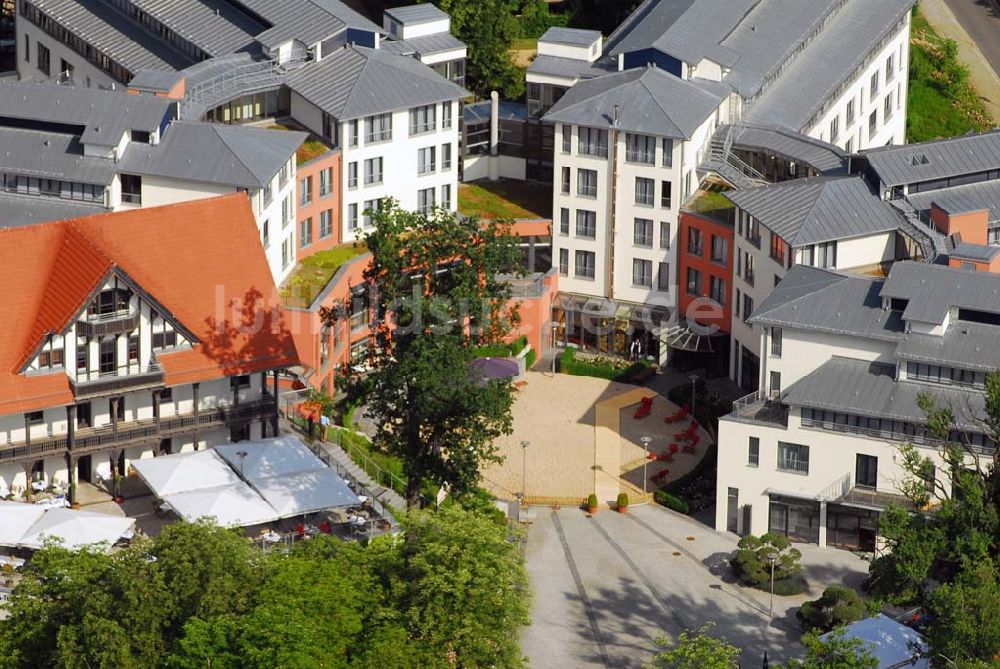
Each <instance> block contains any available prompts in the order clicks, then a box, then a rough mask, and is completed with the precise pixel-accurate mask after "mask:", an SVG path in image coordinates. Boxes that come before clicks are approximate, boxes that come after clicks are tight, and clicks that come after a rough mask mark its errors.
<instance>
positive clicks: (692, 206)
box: [686, 181, 736, 223]
mask: <svg viewBox="0 0 1000 669" xmlns="http://www.w3.org/2000/svg"><path fill="white" fill-rule="evenodd" d="M726 190H728V188H727V187H726V186H724V185H723V184H721V183H718V182H711V181H710V182H708V184H707V185H705V186H704V187H703V188H700V189H699V190H698V192H697V193H695V196H694V197H693V198H691V200H690V201H689V202H688V203H687V205H686V209H688V210H690V211H693V212H695V213H697V214H701V215H702V216H706V217H708V218H711V219H714V220H717V221H722V222H724V223H731V222H732V221H733V216H734V212H735V210H736V205H734V204H733V203H732V202H730V201H729V198H727V197H726V196H725V195H723V193H724V192H725V191H726Z"/></svg>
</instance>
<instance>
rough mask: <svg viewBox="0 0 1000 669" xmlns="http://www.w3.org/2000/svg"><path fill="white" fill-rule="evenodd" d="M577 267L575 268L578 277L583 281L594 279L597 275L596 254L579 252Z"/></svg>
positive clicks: (577, 254) (577, 253)
mask: <svg viewBox="0 0 1000 669" xmlns="http://www.w3.org/2000/svg"><path fill="white" fill-rule="evenodd" d="M575 260H576V266H575V267H574V268H573V269H574V271H575V273H576V276H578V277H580V278H583V279H593V278H594V274H595V263H596V254H594V252H593V251H577V252H576V259H575Z"/></svg>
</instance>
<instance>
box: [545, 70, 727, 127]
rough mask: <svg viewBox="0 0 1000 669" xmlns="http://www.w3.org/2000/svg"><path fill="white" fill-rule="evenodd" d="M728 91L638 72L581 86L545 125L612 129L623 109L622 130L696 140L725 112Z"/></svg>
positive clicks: (659, 72)
mask: <svg viewBox="0 0 1000 669" xmlns="http://www.w3.org/2000/svg"><path fill="white" fill-rule="evenodd" d="M728 90H729V88H728V86H726V85H724V84H720V83H718V82H706V81H704V80H700V79H689V80H684V79H680V78H679V77H675V76H673V75H672V74H669V73H667V72H665V71H664V70H661V69H659V68H656V67H644V68H636V69H632V70H625V71H623V72H615V73H613V74H606V75H604V76H601V77H596V78H594V79H586V80H584V81H581V82H580V83H578V84H576V85H575V86H573V87H572V88H571V89H569V91H567V92H566V94H565V95H563V97H562V98H561V99H560V100H559V101H558V102H557V103H556V104H554V105H553V106H552V108H551V109H550V110H549V111H548V113H547V114H545V117H544V119H545V120H546V121H547V122H550V123H572V124H573V125H582V126H589V127H598V128H607V127H609V126H610V125H611V123H612V114H613V110H614V106H615V105H616V104H617V105H618V106H619V117H618V126H619V128H620V129H622V130H625V131H628V132H637V133H646V134H650V135H658V136H662V137H672V138H676V139H690V138H691V136H692V134H693V133H694V131H695V130H697V128H698V127H699V126H700V125H701V124H702V123H704V122H705V120H706V119H708V117H709V115H711V114H712V113H713V112H714V111H715V110H716V109H717V108H718V107H719V105H720V104H721V103H722V100H723V99H725V97H726V95H727V93H728Z"/></svg>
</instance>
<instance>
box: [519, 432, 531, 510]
mask: <svg viewBox="0 0 1000 669" xmlns="http://www.w3.org/2000/svg"><path fill="white" fill-rule="evenodd" d="M530 443H531V442H529V441H528V440H527V439H522V440H521V499H522V500H523V499H524V498H525V497H526V496H527V494H528V489H527V484H526V480H527V477H528V445H529V444H530Z"/></svg>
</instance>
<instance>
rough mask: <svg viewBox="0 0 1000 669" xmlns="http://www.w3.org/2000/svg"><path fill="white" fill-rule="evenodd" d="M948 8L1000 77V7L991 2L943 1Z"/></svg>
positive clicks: (977, 0) (971, 0)
mask: <svg viewBox="0 0 1000 669" xmlns="http://www.w3.org/2000/svg"><path fill="white" fill-rule="evenodd" d="M945 2H946V3H947V5H948V7H949V8H950V9H951V11H952V12H953V13H954V14H955V17H956V18H957V19H958V22H959V23H961V24H962V27H963V28H964V29H965V32H967V33H968V34H969V37H971V38H972V39H973V40H974V41H975V42H976V45H977V46H978V47H979V50H980V51H982V52H983V55H984V56H985V57H986V60H988V61H989V63H990V65H991V66H992V67H993V71H994V72H996V73H997V75H1000V5H998V4H996V3H994V2H993V0H945Z"/></svg>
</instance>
